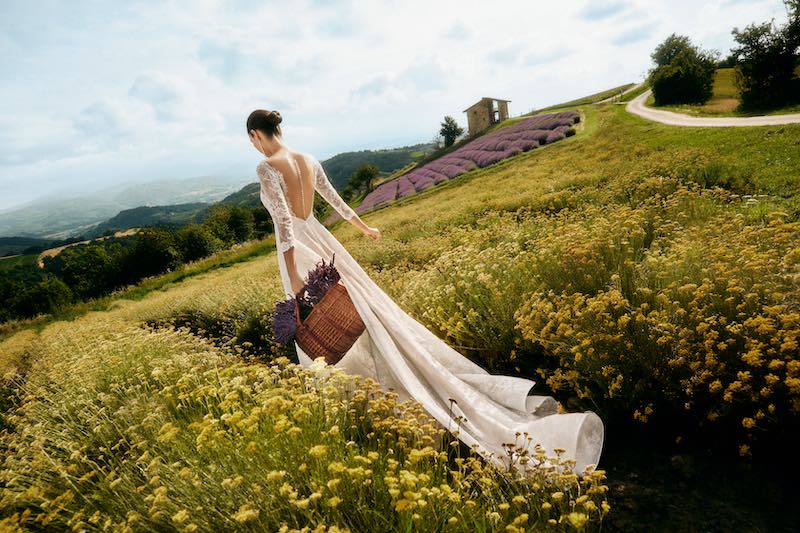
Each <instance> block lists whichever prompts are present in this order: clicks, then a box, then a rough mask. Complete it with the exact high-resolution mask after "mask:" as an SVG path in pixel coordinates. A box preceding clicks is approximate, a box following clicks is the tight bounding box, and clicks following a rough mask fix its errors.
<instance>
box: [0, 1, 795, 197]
mask: <svg viewBox="0 0 800 533" xmlns="http://www.w3.org/2000/svg"><path fill="white" fill-rule="evenodd" d="M772 17H775V19H776V22H778V23H781V22H783V21H784V20H785V18H786V14H785V9H784V7H783V3H782V2H781V1H780V0H716V1H707V2H701V1H695V0H671V1H654V0H629V1H625V0H612V1H584V0H562V1H559V2H549V1H548V2H545V1H533V0H520V1H502V0H498V1H495V2H492V3H491V7H488V5H487V4H486V3H485V2H481V1H460V2H456V1H439V2H432V1H430V0H427V1H417V0H405V1H398V0H395V1H380V0H370V1H338V0H305V1H286V0H284V1H271V0H259V1H254V0H229V1H213V2H212V1H192V2H189V1H185V2H167V1H152V2H146V1H138V2H137V1H125V2H123V1H111V0H105V1H75V2H71V1H70V2H67V1H62V2H55V1H47V0H37V1H35V2H31V1H27V0H4V1H3V2H2V3H0V58H1V59H2V65H3V76H2V79H1V80H0V109H1V110H2V112H0V190H2V191H3V193H2V195H0V209H7V208H9V207H12V206H14V205H19V204H22V203H25V202H28V201H31V200H33V199H36V198H39V197H44V196H65V195H70V196H74V195H79V194H83V193H87V192H91V191H94V190H98V189H102V188H106V187H110V186H113V185H117V184H121V183H132V182H145V181H150V180H154V179H162V178H185V177H192V176H200V175H231V174H233V175H238V174H240V175H242V177H243V178H244V179H247V178H248V177H250V176H252V178H253V180H255V166H256V164H257V163H258V161H259V159H260V158H261V157H262V156H261V154H259V153H258V152H256V151H254V150H253V148H252V146H251V144H250V142H249V141H248V139H247V136H246V130H245V126H244V123H245V120H246V118H247V115H248V114H249V113H250V111H252V110H253V109H257V108H265V109H278V110H279V111H280V112H281V114H282V115H283V118H284V123H283V127H284V141H285V142H286V144H287V145H288V146H290V147H292V148H294V149H297V150H301V151H306V152H310V153H312V154H314V155H316V156H317V157H318V158H319V159H325V158H327V157H330V156H333V155H335V154H336V153H339V152H342V151H348V150H364V149H371V148H389V147H395V146H401V145H406V144H414V143H417V142H424V141H428V140H430V139H432V138H433V137H434V136H435V135H436V132H437V129H438V127H439V123H440V122H441V120H442V117H443V116H444V115H448V114H449V115H452V116H454V117H455V118H456V120H458V121H459V122H460V123H461V124H462V125H464V126H466V121H465V117H464V114H463V113H462V110H463V109H465V108H466V107H468V106H469V105H471V104H472V103H474V102H475V101H477V100H478V99H479V98H480V97H482V96H493V97H497V98H504V99H510V100H511V102H510V104H509V112H510V113H511V115H518V114H521V113H524V112H527V111H529V110H531V109H533V108H537V107H542V106H545V105H548V104H552V103H557V102H559V101H564V100H569V99H572V98H576V97H580V96H583V95H586V94H590V93H593V92H597V91H600V90H603V89H606V88H609V87H613V86H617V85H621V84H623V83H628V82H632V81H638V80H641V79H642V78H643V77H644V76H645V73H646V71H647V69H648V68H650V66H651V65H650V53H651V52H652V50H653V48H654V47H655V46H656V45H657V44H658V43H659V42H661V41H662V40H663V39H664V38H665V37H666V36H668V35H669V34H670V33H673V32H676V33H679V34H684V35H688V36H689V37H690V38H691V39H692V41H693V42H694V43H696V44H698V45H700V46H702V47H703V48H707V49H718V50H720V51H721V52H722V53H723V54H724V55H727V52H728V50H729V49H730V47H731V45H732V44H733V40H732V38H731V33H730V32H731V29H732V28H733V27H736V26H738V27H740V28H742V27H744V26H745V25H747V24H749V23H751V22H761V21H765V20H769V19H770V18H772Z"/></svg>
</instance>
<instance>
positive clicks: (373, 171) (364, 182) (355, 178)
mask: <svg viewBox="0 0 800 533" xmlns="http://www.w3.org/2000/svg"><path fill="white" fill-rule="evenodd" d="M380 174H381V171H380V169H379V168H378V167H376V166H375V165H372V164H370V163H365V164H363V165H361V166H360V167H358V170H356V171H355V173H354V174H353V175H352V176H350V178H349V179H348V180H347V186H348V187H350V188H351V189H352V190H354V191H360V190H362V189H364V190H366V192H367V194H369V193H371V192H372V190H373V188H374V186H373V181H374V180H375V178H377V177H378V176H380Z"/></svg>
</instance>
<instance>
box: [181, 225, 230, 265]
mask: <svg viewBox="0 0 800 533" xmlns="http://www.w3.org/2000/svg"><path fill="white" fill-rule="evenodd" d="M175 243H176V246H177V248H178V251H179V252H180V254H181V257H182V258H183V260H184V261H186V262H188V261H196V260H198V259H202V258H203V257H206V256H209V255H211V254H213V253H214V252H216V251H217V250H219V249H220V248H222V245H223V243H222V241H221V240H220V239H218V238H217V237H215V236H214V235H213V234H212V233H211V232H210V231H208V229H207V228H206V227H205V226H203V225H200V224H191V225H189V226H186V227H183V228H181V229H179V230H178V231H177V232H176V233H175Z"/></svg>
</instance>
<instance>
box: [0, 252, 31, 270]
mask: <svg viewBox="0 0 800 533" xmlns="http://www.w3.org/2000/svg"><path fill="white" fill-rule="evenodd" d="M37 257H39V254H27V255H14V256H10V257H0V272H3V271H4V270H10V269H12V268H14V267H16V266H28V265H33V264H34V263H36V258H37Z"/></svg>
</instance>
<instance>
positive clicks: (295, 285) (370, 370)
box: [247, 109, 604, 474]
mask: <svg viewBox="0 0 800 533" xmlns="http://www.w3.org/2000/svg"><path fill="white" fill-rule="evenodd" d="M281 120H282V119H281V115H280V113H279V112H278V111H266V110H263V109H259V110H256V111H253V112H252V113H251V114H250V116H249V117H248V119H247V131H248V135H249V136H250V141H251V142H252V143H253V146H254V147H255V148H256V150H258V151H259V152H261V153H262V154H264V156H266V158H265V159H264V160H262V161H261V162H260V163H259V164H258V166H257V169H256V172H257V174H258V177H259V179H260V181H261V202H262V203H263V204H264V207H266V208H267V210H268V211H269V213H270V215H271V217H272V221H273V225H274V227H275V239H276V247H277V250H278V254H277V255H278V267H279V270H280V275H281V282H282V283H283V287H284V290H285V291H286V296H287V298H291V297H294V296H295V294H297V293H298V292H299V291H300V289H301V288H302V287H303V284H304V282H303V277H302V275H303V274H305V273H307V272H308V271H309V270H312V269H313V268H314V267H315V266H316V264H317V263H318V262H320V261H321V260H322V259H325V260H326V261H327V262H330V260H331V258H332V257H333V255H334V254H336V256H335V266H336V268H337V270H338V271H339V274H340V276H341V283H342V284H343V285H344V286H345V287H347V291H348V294H349V295H350V298H351V299H352V300H353V304H354V305H355V307H356V309H357V311H358V313H359V315H360V316H361V318H362V320H363V321H364V324H365V326H366V330H365V331H364V333H363V334H362V335H361V336H360V337H359V339H358V340H357V341H356V342H355V344H354V345H353V347H352V348H351V349H350V350H349V351H348V352H347V353H346V354H345V355H344V357H343V358H342V359H341V360H340V361H339V362H338V363H337V364H336V365H335V367H336V368H340V369H342V370H344V371H345V372H349V373H354V374H361V375H365V376H369V377H371V378H373V379H375V380H376V381H377V382H379V383H380V384H381V387H382V388H383V389H384V390H388V389H392V390H394V391H395V392H396V393H397V394H398V400H400V401H403V400H406V399H408V398H413V399H415V400H416V401H418V402H420V403H421V404H422V405H423V406H424V408H425V410H426V411H427V412H428V414H430V415H431V416H432V417H433V418H435V419H436V420H437V421H438V422H439V423H440V424H442V426H444V427H446V428H448V429H449V430H451V431H457V432H458V437H459V439H461V441H463V442H464V443H465V444H466V445H467V446H470V447H476V449H477V451H478V452H479V453H481V455H483V456H484V457H485V458H486V459H487V460H490V461H491V462H493V463H495V464H496V465H498V466H508V464H509V461H510V460H511V458H510V457H509V454H508V448H507V447H504V446H503V444H504V443H514V442H515V441H516V443H517V445H526V444H527V445H528V446H527V447H528V448H529V450H530V452H531V453H533V447H534V445H535V444H537V443H538V444H541V445H542V447H543V448H544V449H545V452H546V454H547V455H548V456H554V455H555V451H554V450H555V449H556V448H561V449H562V450H564V452H563V454H562V456H561V457H562V458H566V459H574V460H575V466H574V470H575V472H576V473H577V474H581V473H582V472H583V470H584V468H585V467H586V466H587V465H596V464H597V462H598V460H599V458H600V453H601V450H602V446H603V438H604V428H603V423H602V421H601V420H600V418H599V417H598V416H597V415H596V414H595V413H593V412H591V411H587V412H584V413H558V412H557V403H556V401H555V400H554V399H553V398H552V397H551V396H536V395H530V394H529V393H530V392H532V388H533V386H534V383H535V382H534V381H532V380H529V379H523V378H517V377H511V376H499V375H492V374H489V373H488V372H486V370H484V369H483V368H481V367H480V366H478V365H476V364H475V363H473V362H472V361H470V360H469V359H468V358H467V357H465V356H464V355H462V354H460V353H459V352H457V351H456V350H454V349H453V348H451V347H450V346H449V345H448V344H447V343H446V342H444V341H443V340H441V339H440V338H439V337H437V336H436V335H434V334H433V333H432V332H431V331H429V330H428V329H427V328H425V327H424V326H423V325H422V324H420V323H419V322H417V321H416V320H415V319H414V318H412V317H411V316H410V315H408V314H406V313H405V312H404V311H403V309H402V308H400V306H398V305H397V304H396V303H395V302H394V301H393V300H392V299H391V298H390V297H389V296H388V295H387V294H386V293H385V292H384V291H383V290H382V289H381V288H380V287H379V286H378V285H377V284H376V283H375V282H374V281H372V279H371V278H370V277H369V276H368V275H367V273H366V272H365V271H364V270H363V269H362V268H361V266H360V265H359V264H358V263H357V262H356V261H355V260H354V259H353V257H352V256H351V255H350V254H349V253H348V252H347V250H345V248H344V247H343V246H342V244H341V243H340V242H339V241H338V240H337V239H336V238H335V237H334V236H333V234H332V233H331V232H330V231H328V229H327V228H326V227H325V226H324V225H323V224H322V223H321V222H320V221H319V220H317V219H316V218H315V217H314V211H313V200H314V191H317V192H319V193H320V195H321V196H322V197H323V198H324V199H325V200H326V201H327V202H328V203H330V204H331V205H332V206H333V208H334V209H335V210H336V211H337V212H338V213H339V214H340V215H341V216H342V217H343V218H344V219H345V220H347V221H348V222H350V223H351V224H353V225H354V226H355V227H357V228H358V229H359V230H361V231H362V232H363V233H364V234H365V235H367V236H368V237H370V238H372V239H373V240H378V239H380V236H381V234H380V231H379V230H378V229H376V228H373V227H370V226H368V225H366V224H364V222H363V221H362V220H361V219H360V218H359V216H358V215H357V214H356V212H355V211H353V209H352V208H351V207H350V206H349V205H347V203H345V201H344V200H343V199H342V198H341V197H340V196H339V194H338V193H337V192H336V189H334V187H333V185H331V183H330V181H329V179H328V177H327V175H326V174H325V171H324V170H323V168H322V165H321V164H320V162H319V161H318V160H317V159H316V158H314V157H313V156H311V155H309V154H304V153H301V152H296V151H294V150H291V149H290V148H288V147H287V146H286V145H285V144H284V142H283V137H282V132H281V128H280V126H279V124H280V123H281ZM295 347H296V348H297V355H298V357H299V360H300V363H301V364H302V365H303V366H309V365H311V362H312V361H311V359H310V358H309V357H308V355H306V354H305V353H304V352H303V351H302V349H300V347H299V346H297V343H295ZM525 434H527V435H529V436H530V438H531V441H530V443H529V444H528V443H527V442H525V441H524V440H523V439H524V435H525ZM515 459H516V458H515Z"/></svg>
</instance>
